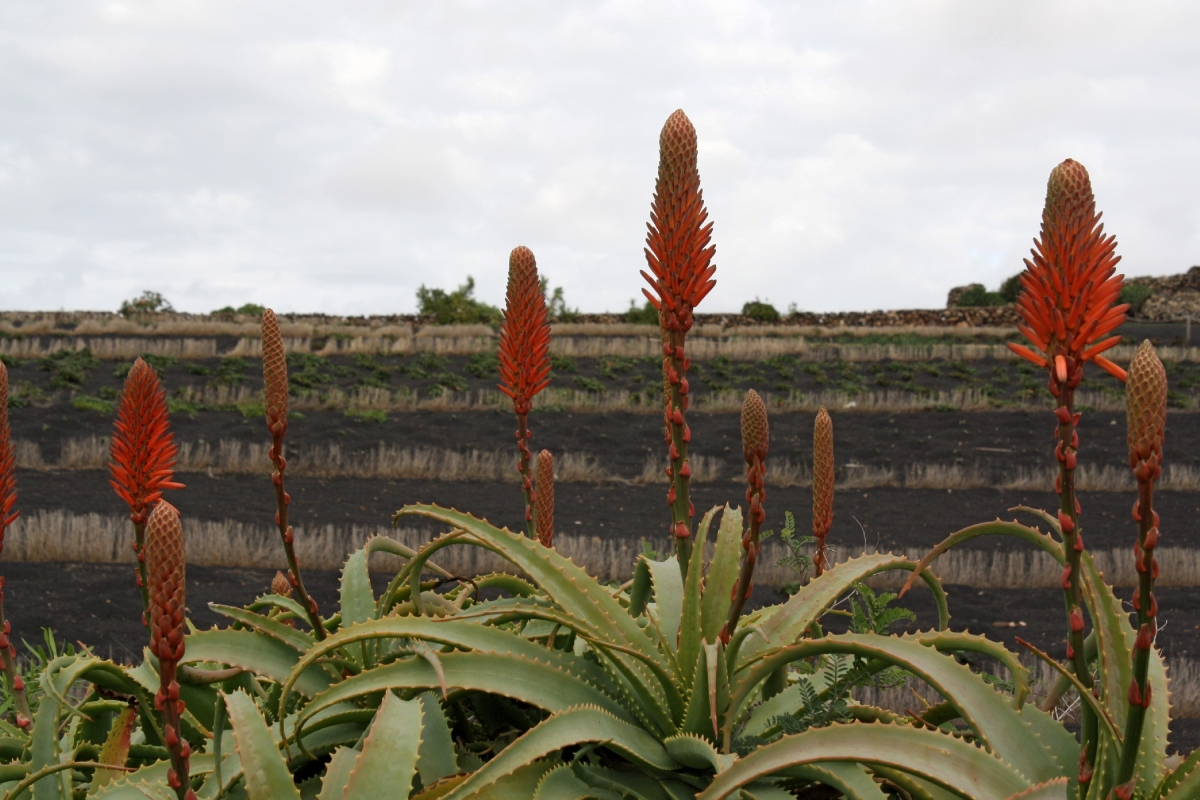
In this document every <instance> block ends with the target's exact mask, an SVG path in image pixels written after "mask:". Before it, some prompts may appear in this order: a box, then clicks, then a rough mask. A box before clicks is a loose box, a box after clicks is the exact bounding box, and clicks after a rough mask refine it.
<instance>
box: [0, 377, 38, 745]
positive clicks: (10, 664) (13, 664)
mask: <svg viewBox="0 0 1200 800" xmlns="http://www.w3.org/2000/svg"><path fill="white" fill-rule="evenodd" d="M16 505H17V456H16V451H15V449H14V448H13V444H12V431H11V430H10V428H9V426H8V367H6V366H4V362H3V361H0V552H3V551H4V534H5V533H6V532H7V531H8V526H9V525H12V524H13V523H14V522H16V520H17V517H19V516H20V515H21V512H20V511H17V510H16ZM10 636H12V623H11V622H9V621H8V618H7V617H6V616H5V615H4V577H3V576H0V665H2V667H3V669H4V679H5V681H6V682H7V683H8V688H9V690H10V691H11V692H12V693H13V697H14V698H15V700H16V706H17V720H16V721H17V727H19V728H22V729H25V728H28V727H29V725H30V722H31V720H32V719H33V715H32V714H31V713H30V711H29V699H28V698H27V697H26V696H25V679H24V678H22V677H21V674H20V673H19V672H17V648H16V646H15V645H13V643H12V642H11V641H9V637H10Z"/></svg>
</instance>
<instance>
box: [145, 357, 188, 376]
mask: <svg viewBox="0 0 1200 800" xmlns="http://www.w3.org/2000/svg"><path fill="white" fill-rule="evenodd" d="M142 361H145V362H146V363H147V364H149V365H150V366H152V367H154V371H155V372H162V371H163V370H164V369H166V368H167V367H173V366H175V365H176V364H178V363H179V359H178V358H175V356H156V355H154V354H152V353H142Z"/></svg>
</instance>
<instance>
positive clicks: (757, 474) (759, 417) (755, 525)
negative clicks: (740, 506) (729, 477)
mask: <svg viewBox="0 0 1200 800" xmlns="http://www.w3.org/2000/svg"><path fill="white" fill-rule="evenodd" d="M770 443H771V437H770V433H769V430H768V427H767V407H766V405H764V404H763V400H762V397H760V396H759V394H758V392H756V391H754V390H753V389H751V390H750V391H748V392H746V399H745V400H744V401H743V402H742V455H743V457H745V459H746V502H747V503H749V505H750V514H749V517H750V525H749V527H748V528H747V529H746V531H745V532H744V533H743V534H742V568H741V570H740V571H739V573H738V581H737V584H736V585H735V586H734V587H733V602H732V603H730V606H729V617H728V619H726V621H725V625H724V627H723V628H721V633H720V637H721V641H722V642H723V643H725V644H729V637H731V636H732V635H733V631H734V629H735V628H737V623H738V620H739V619H740V618H741V616H742V609H743V608H744V607H745V605H746V601H747V600H749V599H750V595H751V594H752V593H753V592H754V567H755V565H756V564H757V563H758V551H759V547H760V544H759V532H760V531H761V530H762V524H763V522H764V521H765V520H766V518H767V512H766V509H765V508H764V507H763V503H764V502H765V501H766V499H767V489H766V479H767V448H768V446H769V445H770Z"/></svg>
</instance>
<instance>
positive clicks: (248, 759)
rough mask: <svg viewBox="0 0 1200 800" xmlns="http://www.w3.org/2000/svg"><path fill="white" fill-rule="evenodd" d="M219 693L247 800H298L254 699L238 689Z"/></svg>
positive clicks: (281, 757)
mask: <svg viewBox="0 0 1200 800" xmlns="http://www.w3.org/2000/svg"><path fill="white" fill-rule="evenodd" d="M223 696H224V698H225V705H226V707H227V708H228V709H229V722H230V724H231V725H232V726H233V735H234V739H235V741H236V742H237V751H238V755H239V756H240V757H241V760H242V775H243V776H244V779H245V785H246V793H247V794H248V795H249V797H250V800H286V799H287V798H292V800H300V791H299V790H298V789H297V788H296V784H295V783H294V782H293V781H292V774H291V772H289V771H288V767H287V764H286V763H285V762H284V760H283V756H282V755H280V753H279V747H278V746H277V745H276V743H275V739H274V738H273V737H272V736H271V731H270V730H268V728H267V723H266V722H265V721H264V720H263V718H262V715H261V714H260V713H259V711H258V707H257V706H255V705H254V701H253V700H251V699H250V697H249V696H248V695H246V694H245V693H244V692H241V691H238V692H234V693H232V694H226V695H223Z"/></svg>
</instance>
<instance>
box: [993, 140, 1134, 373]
mask: <svg viewBox="0 0 1200 800" xmlns="http://www.w3.org/2000/svg"><path fill="white" fill-rule="evenodd" d="M1100 216H1101V215H1100V213H1099V212H1097V211H1096V200H1095V197H1094V196H1093V195H1092V184H1091V179H1090V178H1089V177H1088V173H1087V170H1086V169H1084V167H1083V165H1082V164H1080V163H1079V162H1077V161H1072V160H1071V159H1067V160H1066V161H1064V162H1062V163H1061V164H1059V165H1058V166H1057V167H1055V168H1054V171H1053V172H1051V173H1050V180H1049V183H1048V185H1047V188H1046V207H1045V209H1044V210H1043V212H1042V230H1041V235H1040V236H1039V237H1038V239H1036V240H1034V249H1033V250H1032V252H1031V254H1030V255H1031V257H1032V261H1031V260H1029V259H1026V260H1025V272H1023V273H1022V274H1021V286H1022V292H1021V295H1020V297H1019V298H1018V299H1017V312H1018V313H1019V314H1020V315H1021V319H1022V321H1023V322H1024V324H1023V325H1021V326H1019V329H1020V331H1021V333H1022V334H1023V335H1024V336H1025V338H1026V339H1028V340H1029V342H1030V344H1031V345H1032V346H1033V349H1031V348H1029V347H1025V346H1023V345H1018V344H1009V345H1008V346H1009V349H1011V350H1012V351H1013V352H1014V353H1016V354H1017V355H1019V356H1021V357H1022V358H1024V359H1026V360H1028V361H1031V362H1033V363H1034V364H1036V365H1038V366H1039V367H1043V368H1051V367H1052V368H1053V370H1054V374H1053V376H1052V386H1054V387H1056V388H1052V389H1051V391H1052V392H1053V393H1054V394H1055V395H1056V396H1057V395H1058V394H1059V392H1060V391H1061V388H1060V387H1064V386H1065V385H1068V384H1070V388H1074V387H1075V386H1078V385H1079V381H1080V380H1081V379H1082V377H1083V372H1082V368H1083V365H1084V364H1085V363H1087V362H1088V361H1092V362H1094V363H1095V364H1096V365H1097V366H1098V367H1101V368H1102V369H1104V370H1105V371H1107V372H1109V373H1111V374H1112V375H1115V376H1116V377H1117V378H1119V379H1120V380H1122V381H1124V380H1125V371H1124V370H1122V369H1121V368H1120V367H1118V366H1117V365H1115V364H1113V363H1112V362H1111V361H1109V360H1108V359H1106V358H1104V357H1103V356H1101V355H1100V354H1101V353H1103V352H1104V351H1106V350H1108V349H1109V348H1110V347H1112V346H1113V345H1115V344H1117V343H1119V342H1120V341H1121V339H1120V337H1119V336H1109V334H1111V333H1112V332H1113V331H1114V330H1116V328H1117V327H1119V326H1120V325H1121V323H1122V322H1124V321H1125V312H1126V311H1127V310H1128V309H1129V306H1128V305H1125V304H1122V305H1114V303H1115V302H1116V300H1117V298H1118V297H1119V296H1120V294H1121V289H1122V287H1123V286H1124V285H1125V284H1124V276H1122V275H1116V274H1114V273H1115V272H1116V265H1117V262H1119V261H1120V260H1121V257H1120V256H1118V255H1116V252H1115V251H1116V246H1117V242H1116V238H1115V237H1113V236H1105V235H1104V226H1103V225H1102V224H1101V223H1100ZM1059 358H1061V359H1062V361H1061V362H1058V363H1056V362H1057V359H1059Z"/></svg>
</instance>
